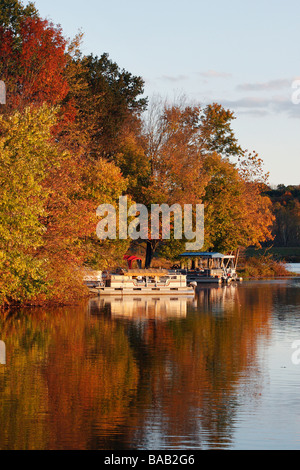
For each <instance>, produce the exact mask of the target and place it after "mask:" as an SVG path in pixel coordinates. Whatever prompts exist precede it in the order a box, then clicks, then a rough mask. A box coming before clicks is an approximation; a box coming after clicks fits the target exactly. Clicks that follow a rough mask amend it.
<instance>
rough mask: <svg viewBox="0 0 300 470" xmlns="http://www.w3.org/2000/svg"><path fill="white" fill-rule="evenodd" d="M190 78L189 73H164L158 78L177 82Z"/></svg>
mask: <svg viewBox="0 0 300 470" xmlns="http://www.w3.org/2000/svg"><path fill="white" fill-rule="evenodd" d="M188 78H189V77H188V76H187V75H162V76H161V77H158V80H165V81H169V82H173V83H176V82H182V81H184V80H188Z"/></svg>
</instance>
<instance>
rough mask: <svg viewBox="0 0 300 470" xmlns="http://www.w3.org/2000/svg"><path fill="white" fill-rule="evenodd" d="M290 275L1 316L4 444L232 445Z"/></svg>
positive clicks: (290, 288) (256, 401) (296, 300)
mask: <svg viewBox="0 0 300 470" xmlns="http://www.w3.org/2000/svg"><path fill="white" fill-rule="evenodd" d="M293 282H295V280H290V281H286V282H283V283H282V282H279V283H252V284H251V283H249V284H247V283H245V284H244V285H241V286H240V285H239V286H233V285H231V286H224V287H219V286H218V287H217V286H215V287H203V288H199V289H198V290H197V292H196V295H195V298H194V299H193V298H192V299H190V298H182V297H179V298H175V297H169V298H167V297H166V298H161V299H158V298H143V297H142V296H141V297H139V298H131V299H127V298H126V300H124V301H120V300H119V299H114V298H109V297H108V298H96V299H91V300H90V301H89V302H88V303H84V304H82V305H78V306H76V307H68V308H60V309H47V310H42V309H40V310H34V311H29V312H28V311H19V312H17V313H12V314H10V315H6V316H4V315H2V317H0V331H1V339H2V340H3V341H4V342H5V344H6V349H7V358H6V362H7V364H6V366H2V365H0V394H1V395H0V397H1V398H0V423H1V429H4V432H2V433H1V434H0V449H106V450H122V449H139V448H148V449H163V448H166V449H175V448H179V449H185V448H233V447H234V446H235V441H236V440H237V439H238V437H237V436H239V432H242V431H241V429H242V424H241V423H242V422H243V417H244V416H247V414H249V415H251V416H253V414H255V410H256V409H257V407H258V406H262V405H261V404H262V401H263V397H264V394H265V393H266V389H265V383H266V382H265V381H266V378H267V377H268V375H269V368H268V362H267V358H266V357H265V353H264V351H265V350H266V347H268V345H270V344H272V337H273V335H274V328H280V327H281V323H280V322H283V323H284V325H285V327H286V328H289V325H290V326H291V327H293V328H295V325H298V331H299V319H298V317H296V318H295V315H292V314H288V313H286V314H284V312H289V311H290V310H289V308H290V307H291V306H294V307H295V308H296V307H297V305H299V304H300V289H298V288H295V285H294V284H293ZM286 306H288V308H286ZM285 315H287V316H288V317H289V318H290V320H289V321H288V322H286V321H285V320H286V318H287V317H285ZM291 317H292V318H293V322H292V321H291ZM279 319H280V320H279ZM278 322H279V323H278ZM276 331H277V330H276ZM241 410H243V413H241ZM244 432H245V431H243V433H244ZM257 445H258V446H259V442H258V441H257Z"/></svg>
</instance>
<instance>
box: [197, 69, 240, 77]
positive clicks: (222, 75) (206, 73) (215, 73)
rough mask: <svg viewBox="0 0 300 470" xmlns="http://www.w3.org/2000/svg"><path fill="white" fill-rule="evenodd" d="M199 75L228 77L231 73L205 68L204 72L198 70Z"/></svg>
mask: <svg viewBox="0 0 300 470" xmlns="http://www.w3.org/2000/svg"><path fill="white" fill-rule="evenodd" d="M198 75H200V77H204V78H230V77H232V75H231V73H226V72H217V71H216V70H207V71H206V72H199V74H198Z"/></svg>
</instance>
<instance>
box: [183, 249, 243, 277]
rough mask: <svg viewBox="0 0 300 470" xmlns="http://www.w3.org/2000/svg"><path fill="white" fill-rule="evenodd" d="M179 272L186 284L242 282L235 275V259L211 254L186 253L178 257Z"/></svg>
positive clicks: (230, 256) (231, 256)
mask: <svg viewBox="0 0 300 470" xmlns="http://www.w3.org/2000/svg"><path fill="white" fill-rule="evenodd" d="M180 258H181V260H182V261H181V269H180V272H181V273H183V274H186V276H187V282H188V284H190V283H191V282H196V283H197V284H201V283H212V284H223V283H226V284H228V283H230V282H232V281H242V278H240V277H239V276H238V274H237V271H236V268H237V257H236V256H234V255H223V254H221V253H211V252H186V253H183V254H182V255H180Z"/></svg>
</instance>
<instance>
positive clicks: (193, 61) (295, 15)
mask: <svg viewBox="0 0 300 470" xmlns="http://www.w3.org/2000/svg"><path fill="white" fill-rule="evenodd" d="M23 3H24V4H26V3H28V2H26V1H24V2H23ZM35 4H36V7H37V8H38V10H39V12H40V14H41V15H42V16H43V17H47V18H49V19H51V20H52V21H53V22H54V23H56V24H57V23H58V24H61V26H62V28H63V30H64V33H65V35H66V36H68V37H73V36H74V35H75V34H76V33H77V32H78V30H79V29H81V30H82V31H83V33H84V42H83V46H82V51H83V53H84V54H89V53H93V54H94V55H98V56H99V55H101V54H102V53H103V52H107V53H108V54H109V56H110V59H111V60H113V61H115V62H117V64H118V65H119V66H120V67H121V68H125V69H126V70H128V71H129V72H131V73H133V74H135V75H139V76H142V77H143V78H144V80H145V82H146V86H145V94H146V95H147V96H149V97H151V96H152V95H153V94H155V93H158V94H161V95H162V96H163V97H164V96H168V97H170V98H172V97H173V96H174V94H177V95H178V94H181V93H184V94H186V95H187V98H188V99H190V100H192V101H195V102H197V103H202V104H206V103H211V102H214V101H216V102H219V103H221V104H223V105H224V106H225V107H228V108H230V109H232V110H233V111H234V112H235V115H236V118H237V119H236V121H235V123H234V130H235V132H236V136H237V138H238V139H239V142H240V144H241V145H242V147H243V148H247V149H249V150H251V151H252V150H256V151H257V152H258V153H259V155H260V157H261V158H262V159H263V160H264V162H265V170H266V171H269V172H270V183H271V184H273V185H276V184H279V183H283V184H300V138H299V137H300V135H299V125H300V104H298V105H296V104H293V103H292V93H293V91H294V90H293V89H292V83H293V80H295V79H298V78H299V77H300V60H299V56H300V49H299V42H300V41H299V36H300V28H299V20H300V2H298V1H297V0H273V1H272V2H271V1H270V0H252V1H249V0H244V1H240V0H239V1H238V0H228V1H226V2H225V1H224V0H216V1H210V2H207V1H205V2H204V1H202V0H185V1H179V0H152V1H151V2H150V1H143V0H139V1H138V0H127V1H125V0H110V1H103V0H86V1H79V0H52V1H49V0H36V1H35ZM299 96H300V95H299Z"/></svg>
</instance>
